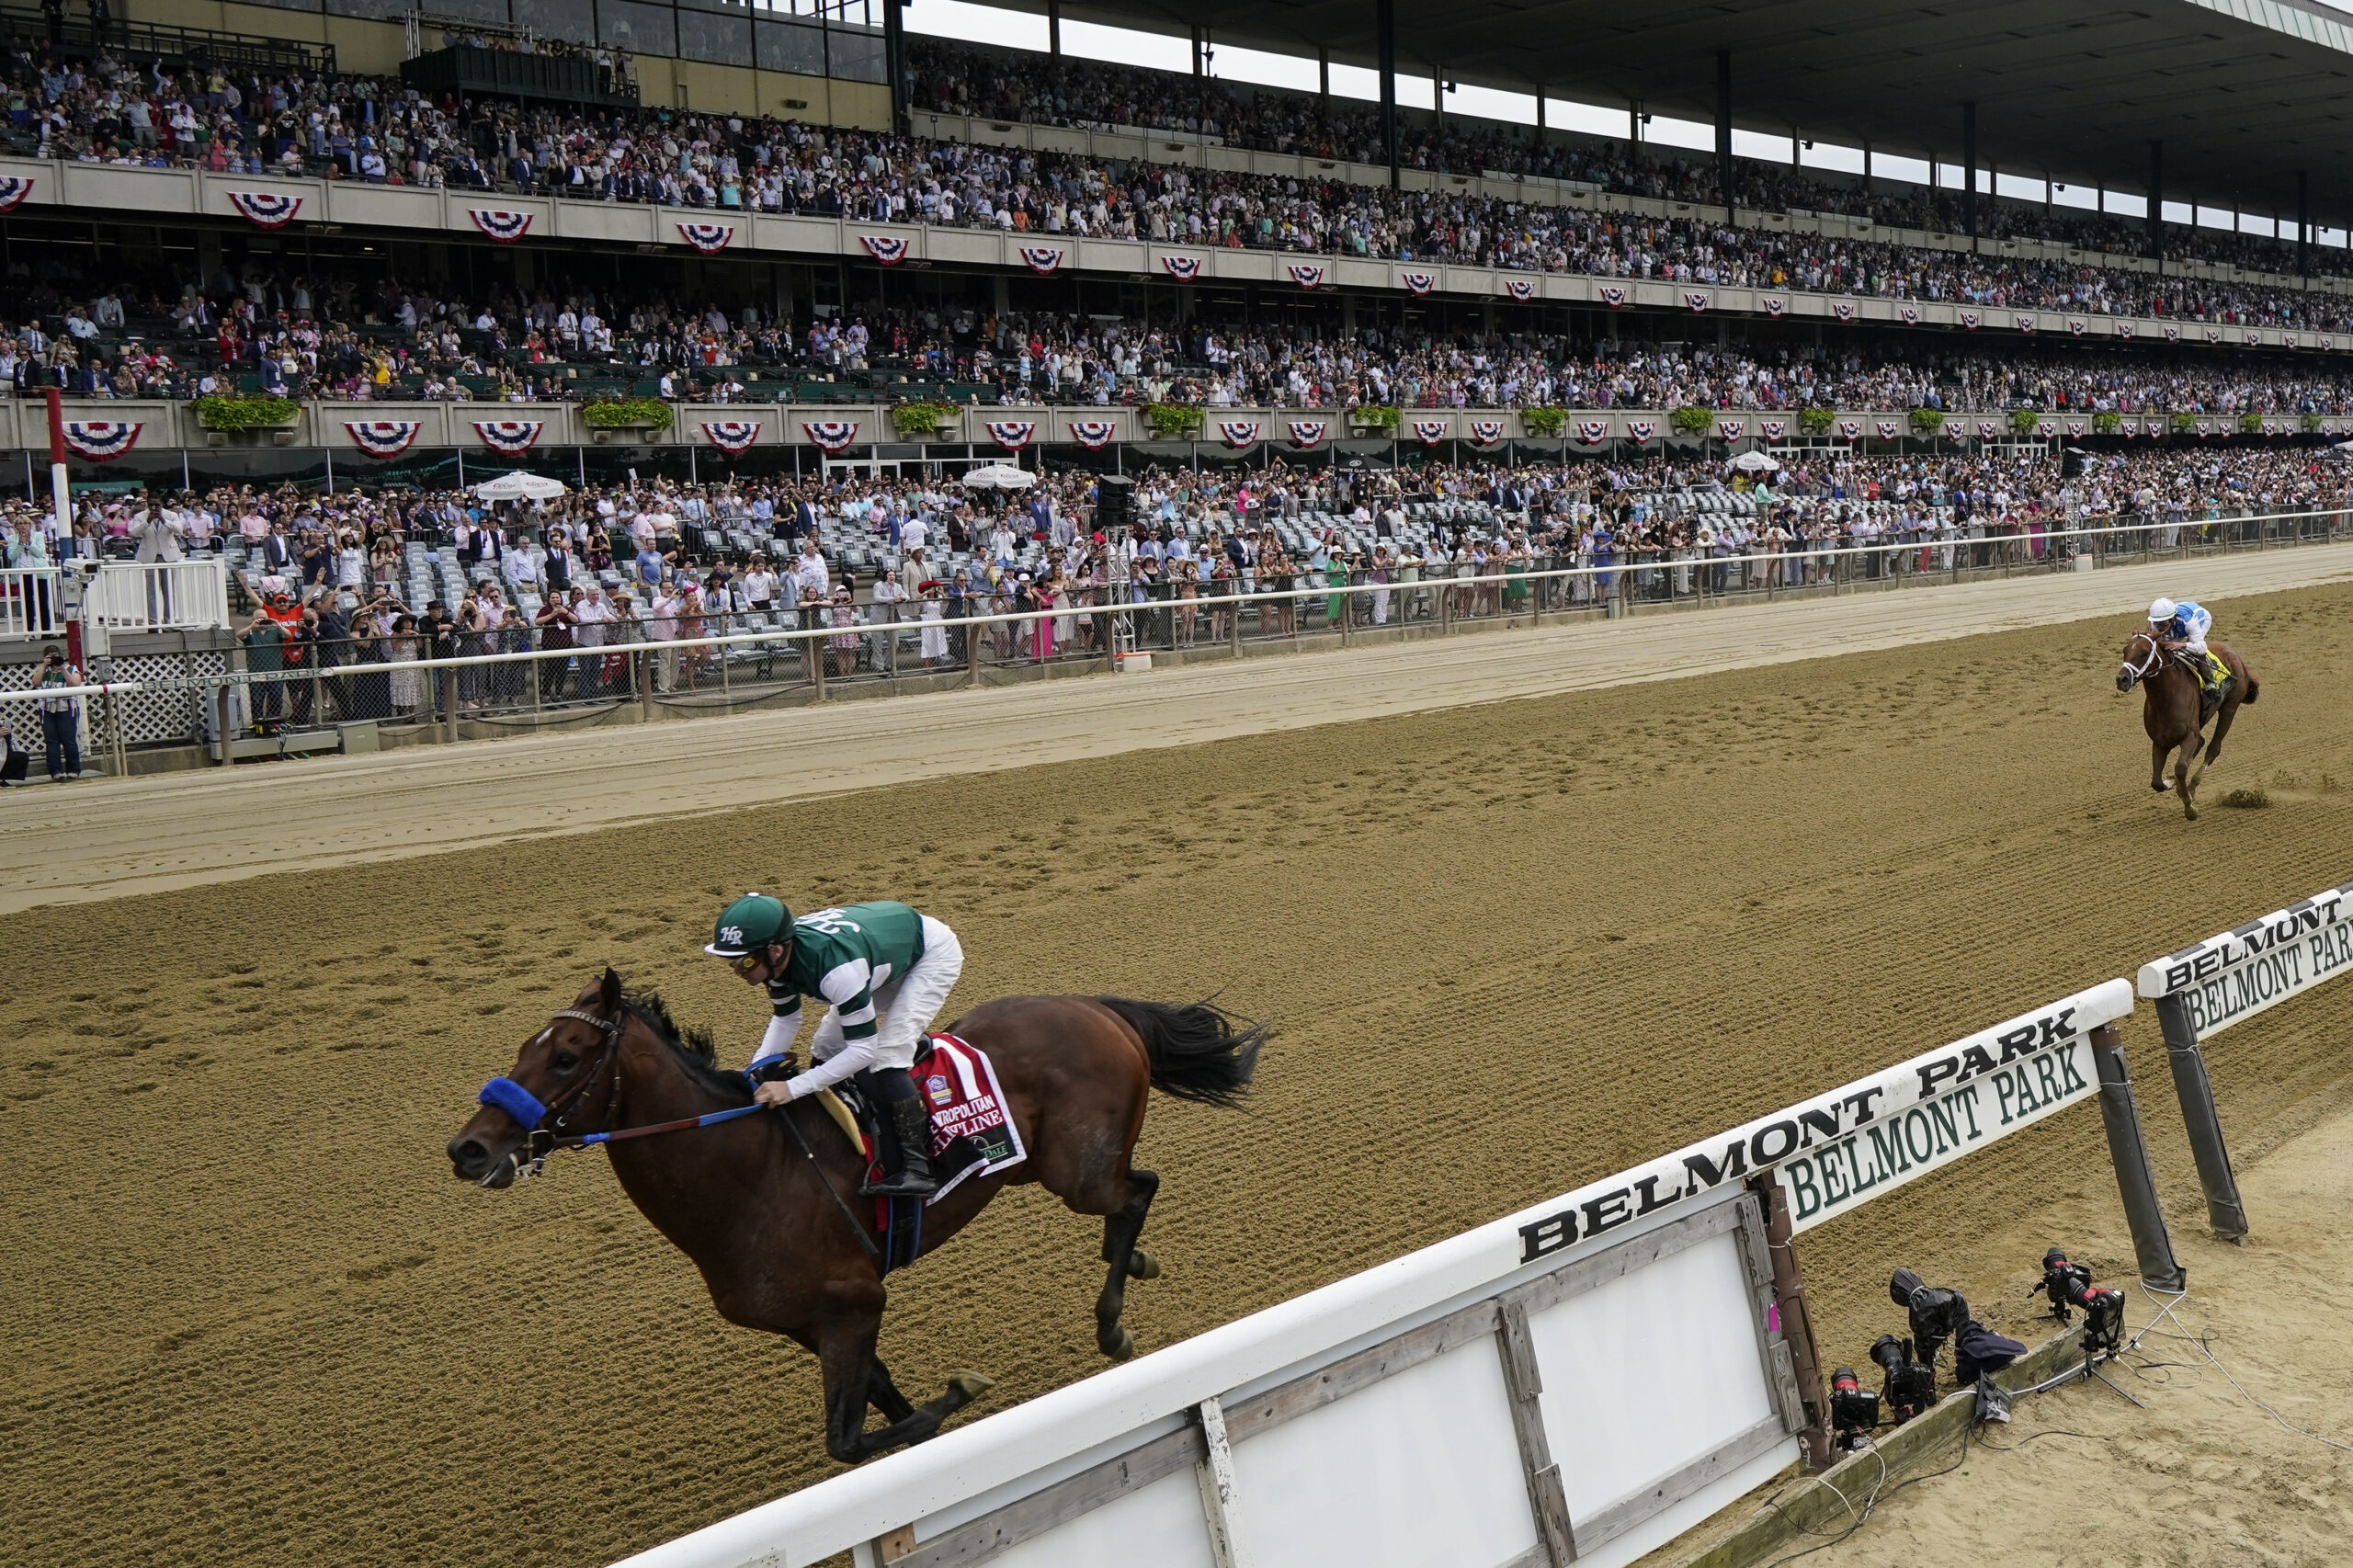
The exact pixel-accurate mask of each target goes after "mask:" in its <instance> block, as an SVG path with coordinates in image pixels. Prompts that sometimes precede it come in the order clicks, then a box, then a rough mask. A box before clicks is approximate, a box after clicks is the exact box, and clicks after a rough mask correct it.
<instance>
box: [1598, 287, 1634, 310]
mask: <svg viewBox="0 0 2353 1568" xmlns="http://www.w3.org/2000/svg"><path fill="white" fill-rule="evenodd" d="M1594 292H1595V293H1597V294H1598V295H1600V296H1601V302H1602V303H1603V304H1605V305H1608V307H1609V308H1610V309H1611V310H1613V311H1614V310H1619V309H1620V308H1622V307H1623V306H1624V305H1625V303H1626V288H1625V285H1623V284H1621V283H1604V284H1603V285H1601V287H1599V288H1598V289H1596V290H1594Z"/></svg>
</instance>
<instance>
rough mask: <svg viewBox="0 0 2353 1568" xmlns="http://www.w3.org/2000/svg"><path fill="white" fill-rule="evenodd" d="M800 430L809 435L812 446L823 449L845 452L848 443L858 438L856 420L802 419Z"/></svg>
mask: <svg viewBox="0 0 2353 1568" xmlns="http://www.w3.org/2000/svg"><path fill="white" fill-rule="evenodd" d="M801 434H803V435H805V436H807V437H809V440H810V443H811V444H812V445H813V446H815V447H817V448H819V449H822V450H824V451H827V452H846V451H847V450H849V445H850V443H851V442H852V441H855V440H857V439H858V421H857V420H855V419H804V420H802V421H801Z"/></svg>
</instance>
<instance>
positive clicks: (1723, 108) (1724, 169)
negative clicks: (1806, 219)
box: [1716, 49, 1740, 224]
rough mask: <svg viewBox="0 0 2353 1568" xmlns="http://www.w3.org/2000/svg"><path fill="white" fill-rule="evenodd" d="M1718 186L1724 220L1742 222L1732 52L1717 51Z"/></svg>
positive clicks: (1725, 50) (1726, 50) (1727, 50)
mask: <svg viewBox="0 0 2353 1568" xmlns="http://www.w3.org/2000/svg"><path fill="white" fill-rule="evenodd" d="M1716 189H1717V191H1718V193H1719V194H1720V195H1721V196H1722V198H1723V204H1724V221H1725V222H1728V223H1735V224H1736V223H1738V222H1740V213H1739V210H1738V209H1739V191H1738V187H1736V186H1735V185H1734V183H1733V172H1732V51H1731V50H1729V49H1720V50H1718V51H1716Z"/></svg>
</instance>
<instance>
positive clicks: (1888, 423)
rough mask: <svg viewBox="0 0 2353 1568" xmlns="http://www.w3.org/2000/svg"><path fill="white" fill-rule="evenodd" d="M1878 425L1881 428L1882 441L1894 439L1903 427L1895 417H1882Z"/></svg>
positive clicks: (1880, 436)
mask: <svg viewBox="0 0 2353 1568" xmlns="http://www.w3.org/2000/svg"><path fill="white" fill-rule="evenodd" d="M1876 427H1877V429H1878V430H1879V438H1880V439H1881V440H1882V441H1893V440H1894V439H1895V433H1896V432H1897V431H1898V430H1901V429H1902V428H1903V426H1901V425H1898V424H1897V423H1896V422H1895V421H1894V420H1893V419H1882V420H1881V421H1879V423H1878V425H1877V426H1876Z"/></svg>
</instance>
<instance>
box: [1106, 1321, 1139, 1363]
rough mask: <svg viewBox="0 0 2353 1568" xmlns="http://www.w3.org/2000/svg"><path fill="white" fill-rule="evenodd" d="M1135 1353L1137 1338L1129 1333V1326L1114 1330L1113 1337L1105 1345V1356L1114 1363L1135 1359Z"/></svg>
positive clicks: (1121, 1326)
mask: <svg viewBox="0 0 2353 1568" xmlns="http://www.w3.org/2000/svg"><path fill="white" fill-rule="evenodd" d="M1135 1353H1136V1336H1135V1335H1132V1334H1130V1333H1129V1332H1128V1325H1127V1324H1120V1326H1119V1327H1118V1328H1116V1329H1114V1330H1113V1331H1112V1333H1111V1336H1110V1337H1109V1338H1108V1340H1106V1341H1105V1342H1104V1344H1103V1354H1104V1355H1106V1356H1108V1357H1109V1358H1111V1359H1112V1360H1114V1361H1125V1360H1129V1359H1131V1358H1133V1357H1134V1355H1135Z"/></svg>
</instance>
